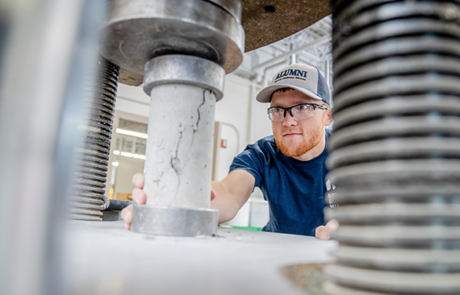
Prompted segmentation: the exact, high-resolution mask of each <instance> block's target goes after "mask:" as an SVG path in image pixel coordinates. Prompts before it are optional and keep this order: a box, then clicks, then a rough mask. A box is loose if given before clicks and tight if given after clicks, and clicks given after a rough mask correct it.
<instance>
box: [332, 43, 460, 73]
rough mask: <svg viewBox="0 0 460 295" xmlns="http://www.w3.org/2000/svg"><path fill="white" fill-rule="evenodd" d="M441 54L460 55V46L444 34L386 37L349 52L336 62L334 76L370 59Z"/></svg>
mask: <svg viewBox="0 0 460 295" xmlns="http://www.w3.org/2000/svg"><path fill="white" fill-rule="evenodd" d="M428 53H431V54H440V55H450V56H457V57H458V56H460V48H459V47H458V44H457V42H456V41H454V40H452V39H449V38H446V37H444V36H430V37H429V38H427V37H426V36H418V37H411V36H408V37H402V38H398V40H393V39H384V40H382V41H379V42H377V43H372V44H368V45H367V46H366V47H363V48H358V49H356V50H354V51H353V52H351V53H349V54H348V55H347V57H346V58H344V59H340V60H337V62H336V63H334V77H339V76H340V75H342V74H345V73H347V70H348V69H350V68H352V67H354V66H358V65H362V64H365V63H367V62H369V61H373V60H378V59H381V58H386V57H389V56H403V55H407V54H414V55H415V54H428Z"/></svg>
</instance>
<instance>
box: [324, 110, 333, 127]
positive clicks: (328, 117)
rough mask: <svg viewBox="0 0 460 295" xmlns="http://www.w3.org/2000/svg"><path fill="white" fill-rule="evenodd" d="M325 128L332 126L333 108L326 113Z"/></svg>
mask: <svg viewBox="0 0 460 295" xmlns="http://www.w3.org/2000/svg"><path fill="white" fill-rule="evenodd" d="M324 113H325V114H324V117H323V120H324V126H329V125H331V124H332V121H333V120H332V108H329V109H328V110H326V111H324Z"/></svg>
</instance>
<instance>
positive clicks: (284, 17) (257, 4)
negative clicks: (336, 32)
mask: <svg viewBox="0 0 460 295" xmlns="http://www.w3.org/2000/svg"><path fill="white" fill-rule="evenodd" d="M330 13H331V9H330V7H329V1H328V0H290V1H280V0H243V28H244V32H245V34H246V46H245V52H248V51H251V50H254V49H257V48H259V47H262V46H265V45H268V44H271V43H273V42H276V41H278V40H281V39H283V38H286V37H288V36H290V35H292V34H294V33H297V32H298V31H300V30H303V29H305V28H307V27H309V26H310V25H312V24H314V23H315V22H317V21H319V20H320V19H322V18H323V17H325V16H327V15H329V14H330Z"/></svg>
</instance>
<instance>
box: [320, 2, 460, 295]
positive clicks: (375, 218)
mask: <svg viewBox="0 0 460 295" xmlns="http://www.w3.org/2000/svg"><path fill="white" fill-rule="evenodd" d="M333 2H334V1H333ZM333 6H334V13H333V21H334V32H333V56H334V122H335V123H334V132H333V136H332V138H331V141H330V156H329V158H328V162H327V164H328V167H329V169H330V174H329V176H328V177H329V178H330V180H331V181H332V183H333V184H334V185H335V186H336V187H337V189H336V190H335V191H334V192H333V194H331V195H330V196H329V197H330V200H329V201H330V202H331V203H335V204H337V205H338V207H336V208H333V209H327V210H326V217H327V218H328V219H332V218H335V219H337V220H338V221H339V223H340V227H339V229H338V231H337V232H336V233H335V234H333V238H335V239H337V240H338V241H339V248H338V250H337V251H335V253H333V255H334V256H335V257H336V258H337V260H336V263H334V264H332V265H330V266H328V267H327V268H326V270H325V273H326V275H327V277H328V282H327V283H326V285H325V287H324V289H325V291H326V293H327V294H340V295H347V294H353V295H356V294H460V26H459V22H460V19H459V17H460V1H389V0H375V1H368V0H359V1H335V2H334V3H333Z"/></svg>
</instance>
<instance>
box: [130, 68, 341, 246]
mask: <svg viewBox="0 0 460 295" xmlns="http://www.w3.org/2000/svg"><path fill="white" fill-rule="evenodd" d="M256 99H257V100H258V101H259V102H262V103H270V107H269V108H268V111H267V112H268V117H269V119H270V120H271V121H272V129H273V136H268V137H265V138H263V139H261V140H259V141H257V142H256V143H255V144H252V145H249V146H248V147H247V148H246V149H245V150H244V151H243V152H242V153H241V154H239V155H238V156H236V157H235V159H234V160H233V163H232V165H231V166H230V173H229V174H228V176H227V177H226V178H225V179H223V180H222V181H220V182H213V183H212V190H211V208H214V209H218V210H219V223H222V222H225V221H228V220H231V219H232V218H233V217H234V216H235V215H236V213H237V212H238V210H239V209H240V208H241V207H242V206H243V205H244V203H245V202H246V201H247V200H248V198H249V197H250V195H251V193H252V191H253V190H254V187H256V186H257V187H259V188H260V189H261V190H262V192H263V194H264V198H265V199H266V200H267V201H268V203H269V207H270V219H269V222H268V224H267V225H266V226H265V227H264V231H270V232H278V233H288V234H299V235H309V236H316V237H318V238H320V239H329V234H330V232H332V231H334V230H335V229H336V228H337V226H338V224H337V222H336V221H330V222H329V223H328V224H326V225H325V226H324V225H323V224H324V216H323V209H324V207H325V201H324V195H325V193H326V181H325V176H326V173H327V169H326V166H325V160H326V157H327V149H326V146H327V142H328V138H329V134H330V133H329V132H327V131H326V130H325V127H326V126H329V125H330V124H331V123H332V112H331V109H330V96H329V91H328V87H327V84H326V81H325V79H324V77H323V76H322V75H321V74H320V72H319V71H318V70H317V69H316V68H314V67H311V66H307V65H302V64H293V65H290V66H289V67H287V68H285V69H283V70H281V71H280V72H278V73H277V74H276V75H275V77H274V78H273V80H272V82H271V83H270V85H269V86H268V87H266V88H264V89H263V90H262V91H260V92H259V94H258V95H257V97H256ZM133 183H134V184H135V185H136V186H137V188H135V189H134V191H133V199H134V201H136V202H138V203H145V200H146V197H145V193H144V192H143V191H142V187H143V183H144V178H143V176H142V174H136V175H135V176H134V178H133ZM122 217H123V219H124V220H125V222H126V225H127V228H129V227H130V223H131V220H132V209H131V208H127V209H125V210H123V211H122Z"/></svg>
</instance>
